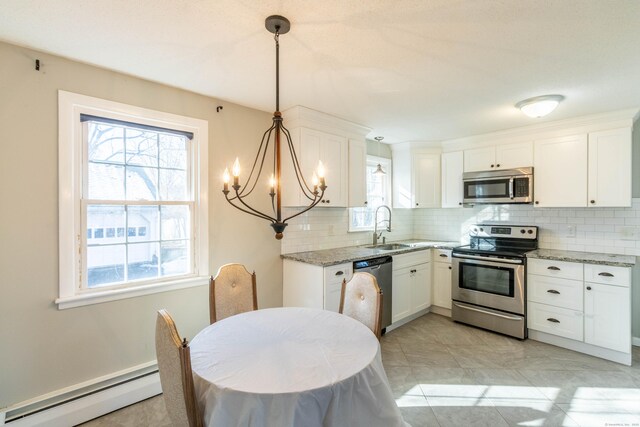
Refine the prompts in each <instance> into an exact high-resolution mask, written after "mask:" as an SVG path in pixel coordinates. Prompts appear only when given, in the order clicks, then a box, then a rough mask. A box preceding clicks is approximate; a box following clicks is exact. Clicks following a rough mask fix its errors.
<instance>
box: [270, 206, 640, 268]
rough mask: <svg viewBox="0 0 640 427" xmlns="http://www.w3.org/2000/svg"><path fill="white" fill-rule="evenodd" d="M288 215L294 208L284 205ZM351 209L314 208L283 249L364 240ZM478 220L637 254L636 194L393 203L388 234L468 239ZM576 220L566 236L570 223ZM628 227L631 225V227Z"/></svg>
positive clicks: (546, 244) (583, 246)
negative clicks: (520, 201)
mask: <svg viewBox="0 0 640 427" xmlns="http://www.w3.org/2000/svg"><path fill="white" fill-rule="evenodd" d="M285 211H287V212H285V213H286V214H287V215H290V214H291V213H294V212H295V209H291V208H289V209H285ZM348 221H349V211H348V210H347V209H338V208H319V209H313V210H311V211H309V212H307V213H305V214H303V215H300V216H299V217H296V218H295V219H293V220H291V224H290V225H289V227H288V228H287V230H286V232H285V238H284V239H283V241H282V253H289V252H301V251H309V250H317V249H330V248H337V247H342V246H356V245H364V244H368V243H370V242H371V235H372V232H370V231H366V232H356V233H349V232H348V231H347V230H348V227H347V226H348ZM481 222H494V223H495V222H500V223H504V224H515V225H537V226H538V227H539V230H540V234H539V245H540V247H541V248H548V249H563V250H572V251H590V252H602V253H619V254H627V255H634V256H640V241H638V239H635V238H634V237H631V238H630V237H629V233H630V232H632V231H633V230H634V229H636V228H637V229H638V230H636V234H635V235H633V236H637V235H638V234H639V233H640V198H636V199H633V202H632V206H631V207H629V208H587V207H584V208H534V207H533V206H531V205H485V206H476V207H473V208H462V209H394V210H393V223H392V225H393V231H392V232H391V233H385V235H386V236H387V240H389V241H392V240H403V239H411V238H415V239H428V240H447V241H460V242H461V243H467V242H468V233H469V228H470V227H471V226H472V225H473V224H478V223H481ZM569 226H575V236H572V237H569V236H568V235H567V234H568V227H569ZM629 229H632V230H631V231H630V230H629Z"/></svg>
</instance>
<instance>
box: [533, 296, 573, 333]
mask: <svg viewBox="0 0 640 427" xmlns="http://www.w3.org/2000/svg"><path fill="white" fill-rule="evenodd" d="M527 307H528V312H527V327H528V328H529V329H533V330H536V331H540V332H546V333H548V334H552V335H558V336H561V337H565V338H570V339H572V340H577V341H582V339H583V336H584V334H583V326H582V320H583V316H582V311H575V310H567V309H566V308H559V307H552V306H550V305H545V304H538V303H535V302H529V303H528V305H527Z"/></svg>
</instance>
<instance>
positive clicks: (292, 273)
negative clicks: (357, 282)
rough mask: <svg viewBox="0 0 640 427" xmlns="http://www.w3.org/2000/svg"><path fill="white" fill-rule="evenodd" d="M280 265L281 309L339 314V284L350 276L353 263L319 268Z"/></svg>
mask: <svg viewBox="0 0 640 427" xmlns="http://www.w3.org/2000/svg"><path fill="white" fill-rule="evenodd" d="M282 266H283V271H282V276H283V286H282V303H283V306H284V307H311V308H318V309H325V310H331V311H338V309H339V308H340V293H341V292H342V281H343V280H346V281H347V282H348V281H349V280H351V277H352V276H353V264H352V263H350V262H349V263H344V264H338V265H332V266H328V267H322V266H318V265H313V264H307V263H304V262H298V261H293V260H289V259H285V260H284V262H283V265H282Z"/></svg>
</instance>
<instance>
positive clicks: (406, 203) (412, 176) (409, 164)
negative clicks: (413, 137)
mask: <svg viewBox="0 0 640 427" xmlns="http://www.w3.org/2000/svg"><path fill="white" fill-rule="evenodd" d="M392 150H393V207H394V208H438V207H440V154H439V153H433V152H429V151H423V150H420V149H417V148H415V147H414V148H412V147H411V146H400V147H398V146H392Z"/></svg>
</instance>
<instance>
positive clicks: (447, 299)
mask: <svg viewBox="0 0 640 427" xmlns="http://www.w3.org/2000/svg"><path fill="white" fill-rule="evenodd" d="M433 305H437V306H438V307H442V308H447V309H449V310H451V263H449V262H438V261H437V259H435V260H434V263H433Z"/></svg>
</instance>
